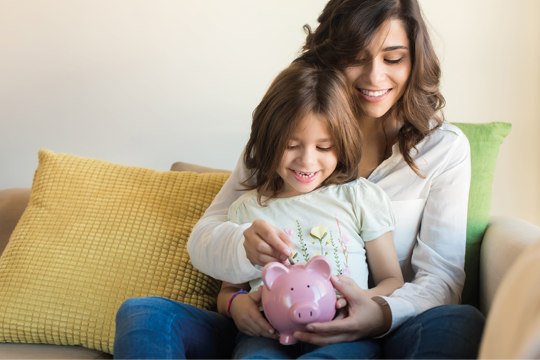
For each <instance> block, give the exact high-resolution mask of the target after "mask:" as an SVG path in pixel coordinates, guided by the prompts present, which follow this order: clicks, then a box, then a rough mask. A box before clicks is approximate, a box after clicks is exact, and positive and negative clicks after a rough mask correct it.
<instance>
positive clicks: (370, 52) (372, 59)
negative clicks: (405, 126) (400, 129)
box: [345, 20, 412, 119]
mask: <svg viewBox="0 0 540 360" xmlns="http://www.w3.org/2000/svg"><path fill="white" fill-rule="evenodd" d="M411 67H412V61H411V54H410V51H409V39H408V38H407V33H406V32H405V29H404V28H403V24H402V23H401V21H400V20H390V21H388V23H387V24H386V25H385V26H382V27H381V28H380V29H379V30H378V32H377V33H376V34H375V37H374V38H373V40H372V42H371V44H370V46H369V47H368V49H367V50H366V51H365V52H363V53H361V54H359V57H358V61H357V64H354V65H352V66H350V67H348V68H346V69H345V75H346V76H347V78H348V79H349V81H351V82H352V83H353V84H354V86H355V87H356V90H357V91H358V94H359V97H360V99H359V102H360V107H361V108H362V111H363V112H364V114H365V116H366V117H367V118H372V119H378V118H380V117H382V116H384V115H385V114H386V113H387V112H388V111H389V110H390V109H391V108H392V106H394V104H395V103H396V102H397V101H398V100H399V98H401V96H402V95H403V93H404V92H405V89H406V87H407V83H408V80H409V76H410V73H411Z"/></svg>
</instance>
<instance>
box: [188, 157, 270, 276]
mask: <svg viewBox="0 0 540 360" xmlns="http://www.w3.org/2000/svg"><path fill="white" fill-rule="evenodd" d="M243 156H244V154H243V153H242V155H240V159H239V160H238V163H237V165H236V168H235V169H234V170H233V172H232V174H231V176H230V177H229V179H228V180H227V181H226V182H225V184H224V185H223V187H222V188H221V190H220V191H219V193H218V194H217V196H216V197H215V199H214V201H213V202H212V204H211V205H210V206H209V207H208V209H206V212H205V213H204V215H203V216H202V218H201V219H200V220H199V221H198V222H197V224H195V226H194V227H193V230H192V232H191V236H190V237H189V240H188V243H187V251H188V253H189V256H190V258H191V262H192V264H193V266H194V267H195V268H197V269H198V270H200V271H202V272H203V273H205V274H208V275H210V276H212V277H214V278H216V279H219V280H224V281H230V282H231V283H235V284H240V283H244V282H246V281H249V280H251V279H253V278H256V277H258V276H260V271H259V270H257V269H256V268H255V267H254V266H253V265H252V264H251V263H250V262H249V260H248V259H247V258H246V254H245V250H244V246H243V243H244V230H245V229H247V228H249V227H250V226H251V224H242V225H238V224H235V223H233V222H230V221H228V217H227V214H228V212H229V207H230V206H231V204H232V203H233V202H234V201H235V200H236V199H238V198H239V197H240V196H242V194H243V192H241V191H237V190H238V189H240V188H241V187H240V185H239V182H240V181H243V180H245V179H246V178H247V169H246V167H245V165H244V161H243Z"/></svg>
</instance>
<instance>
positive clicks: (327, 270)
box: [305, 255, 332, 280]
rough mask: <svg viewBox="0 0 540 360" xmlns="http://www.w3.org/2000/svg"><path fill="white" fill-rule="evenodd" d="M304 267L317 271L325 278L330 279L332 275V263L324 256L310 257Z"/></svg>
mask: <svg viewBox="0 0 540 360" xmlns="http://www.w3.org/2000/svg"><path fill="white" fill-rule="evenodd" d="M305 269H311V270H313V271H316V272H318V273H319V274H321V275H322V276H323V277H324V278H325V279H326V280H328V279H330V275H332V265H330V261H328V259H327V258H326V256H322V255H317V256H314V257H312V258H311V259H310V260H309V261H308V262H307V264H306V265H305Z"/></svg>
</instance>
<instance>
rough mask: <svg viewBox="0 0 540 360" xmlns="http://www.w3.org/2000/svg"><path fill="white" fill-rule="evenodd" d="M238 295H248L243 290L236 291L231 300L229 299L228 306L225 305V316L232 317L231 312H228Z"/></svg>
mask: <svg viewBox="0 0 540 360" xmlns="http://www.w3.org/2000/svg"><path fill="white" fill-rule="evenodd" d="M240 294H249V293H248V292H247V291H246V290H244V289H240V290H238V291H237V292H235V293H234V294H233V295H232V296H231V298H230V299H229V305H227V314H229V316H230V317H232V315H231V311H230V310H231V304H232V301H233V299H234V298H235V297H236V295H240Z"/></svg>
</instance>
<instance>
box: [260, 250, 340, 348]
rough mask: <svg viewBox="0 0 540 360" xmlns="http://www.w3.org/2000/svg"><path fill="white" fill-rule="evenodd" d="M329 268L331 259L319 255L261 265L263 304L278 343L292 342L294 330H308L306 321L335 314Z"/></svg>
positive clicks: (321, 318)
mask: <svg viewBox="0 0 540 360" xmlns="http://www.w3.org/2000/svg"><path fill="white" fill-rule="evenodd" d="M331 270H332V266H331V265H330V262H329V261H328V259H326V257H324V256H321V255H317V256H314V257H313V258H312V259H310V260H309V261H308V262H307V263H306V264H296V265H284V264H282V263H278V262H273V263H269V264H266V266H265V267H264V268H263V271H262V279H263V282H264V287H263V293H262V306H263V309H264V313H265V315H266V318H267V319H268V321H269V322H270V324H272V326H273V327H274V328H275V329H276V330H277V331H278V332H279V334H280V337H279V342H280V343H282V344H285V345H288V344H295V343H296V342H297V341H298V340H296V339H295V338H294V337H293V334H294V332H295V331H307V330H306V325H307V324H310V323H314V322H326V321H330V320H332V319H333V318H334V315H335V311H336V292H335V290H334V287H333V286H332V283H331V281H330V276H331V274H332V273H331Z"/></svg>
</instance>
